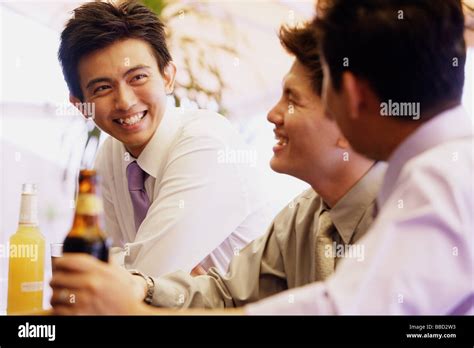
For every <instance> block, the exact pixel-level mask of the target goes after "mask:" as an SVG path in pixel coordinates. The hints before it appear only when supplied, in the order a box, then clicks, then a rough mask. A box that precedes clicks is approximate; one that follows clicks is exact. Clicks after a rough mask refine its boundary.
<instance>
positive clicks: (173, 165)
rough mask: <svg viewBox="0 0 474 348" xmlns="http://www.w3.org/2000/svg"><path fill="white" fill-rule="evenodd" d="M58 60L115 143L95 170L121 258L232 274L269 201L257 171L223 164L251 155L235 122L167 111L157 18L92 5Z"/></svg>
mask: <svg viewBox="0 0 474 348" xmlns="http://www.w3.org/2000/svg"><path fill="white" fill-rule="evenodd" d="M59 59H60V62H61V65H62V68H63V73H64V77H65V79H66V82H67V84H68V87H69V90H70V95H71V97H70V100H71V102H72V103H73V104H78V103H93V104H94V105H95V108H94V110H95V115H86V116H93V119H94V121H95V124H96V125H97V126H98V127H99V128H100V129H102V131H104V132H106V133H107V134H109V135H110V137H109V138H108V139H107V140H106V141H105V143H104V144H103V145H102V147H101V149H100V150H99V153H98V156H97V159H96V164H95V166H96V168H97V171H98V173H99V175H100V176H101V179H102V180H101V189H102V195H103V199H104V206H105V225H106V229H105V231H106V233H107V235H108V236H109V237H111V238H112V239H113V243H114V244H113V246H114V248H113V251H114V258H116V259H118V260H119V262H120V263H123V264H124V265H125V267H126V268H129V269H135V270H137V271H139V272H146V273H147V274H150V275H154V276H158V275H162V274H166V273H169V272H172V271H175V270H178V269H181V270H184V271H186V272H188V273H189V272H191V270H192V269H193V268H194V267H195V266H196V265H198V264H199V267H196V268H197V269H200V268H203V269H205V270H207V269H209V268H210V267H212V266H214V267H217V268H218V269H219V270H220V271H222V272H225V271H226V270H227V268H228V264H229V262H230V259H231V258H232V256H233V255H234V253H235V252H236V251H237V250H240V249H242V248H243V247H244V246H245V245H247V244H248V243H249V242H250V241H252V240H253V239H255V238H256V237H258V236H260V235H261V233H262V230H263V228H264V227H266V225H267V224H268V221H269V219H268V217H267V214H266V211H265V210H266V208H265V203H266V202H265V198H264V194H263V192H261V191H260V188H259V181H258V175H257V173H256V170H255V168H253V167H252V166H251V164H250V163H239V162H237V161H235V162H232V161H229V163H227V162H226V163H223V162H222V161H219V158H220V154H221V153H223V152H225V151H226V150H227V149H231V150H234V151H239V150H246V151H249V149H247V148H246V146H245V144H244V143H243V141H242V140H241V138H240V136H239V135H238V134H237V132H236V131H235V130H234V129H233V127H232V126H231V124H230V122H228V121H227V120H226V119H225V118H224V117H222V116H221V115H218V114H216V113H213V112H210V111H207V110H185V109H180V108H174V107H171V106H167V95H168V94H171V93H172V92H173V87H174V79H175V74H176V66H175V64H174V63H173V61H172V58H171V55H170V53H169V51H168V48H167V45H166V40H165V28H164V25H163V23H162V22H161V21H160V20H159V19H158V17H157V16H156V14H155V13H153V12H152V11H151V10H150V9H148V8H147V7H146V6H144V5H141V4H139V3H137V2H133V1H125V2H122V3H120V4H114V3H109V2H90V3H86V4H84V5H82V6H80V7H79V8H77V9H75V10H74V16H73V17H72V18H71V19H70V20H69V22H68V23H67V25H66V27H65V29H64V31H63V32H62V34H61V45H60V49H59ZM79 105H80V104H79ZM117 251H118V252H117Z"/></svg>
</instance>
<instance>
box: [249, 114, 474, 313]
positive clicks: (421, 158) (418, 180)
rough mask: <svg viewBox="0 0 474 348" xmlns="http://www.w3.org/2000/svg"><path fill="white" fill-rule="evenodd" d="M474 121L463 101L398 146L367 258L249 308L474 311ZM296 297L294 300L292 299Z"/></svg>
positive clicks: (277, 310) (366, 241) (380, 199)
mask: <svg viewBox="0 0 474 348" xmlns="http://www.w3.org/2000/svg"><path fill="white" fill-rule="evenodd" d="M473 140H474V138H473V126H472V120H471V119H470V117H469V116H468V115H467V114H466V113H465V111H464V110H463V108H462V107H456V108H453V109H451V110H448V111H446V112H443V113H442V114H439V115H437V116H436V117H434V118H433V119H432V120H430V121H427V122H426V123H425V124H424V125H422V126H421V127H419V128H418V129H417V130H416V131H415V132H414V133H413V134H411V135H410V136H409V137H408V138H407V139H406V140H405V141H404V142H403V143H402V144H400V145H399V147H398V148H397V149H396V150H395V151H394V153H393V154H392V155H391V157H390V159H389V161H388V169H387V173H386V176H385V178H384V183H383V185H382V188H381V191H380V193H379V195H378V198H377V202H378V206H379V207H381V209H380V213H379V215H378V216H377V218H376V220H375V221H374V224H373V226H372V228H371V229H370V230H369V232H367V235H366V236H365V237H364V238H362V239H361V240H360V243H363V244H364V245H365V258H364V261H363V262H358V261H357V260H355V259H344V260H343V261H342V262H341V263H340V265H339V267H338V269H337V270H336V272H335V274H334V275H333V276H332V277H331V278H329V279H328V280H327V281H326V282H324V283H323V282H319V283H313V284H310V285H307V286H305V287H302V288H299V289H294V290H289V291H286V292H284V293H282V294H279V295H277V296H274V297H272V298H269V299H266V300H264V301H262V302H258V303H255V304H253V305H249V306H247V307H246V312H247V313H248V314H472V313H473V312H474V310H473V303H474V288H473V279H474V274H473V248H474V246H473V232H474V223H473V215H474V214H473V211H474V204H473V196H474V190H473V183H474V181H473V178H474V177H473V174H474V172H473ZM290 299H291V301H290Z"/></svg>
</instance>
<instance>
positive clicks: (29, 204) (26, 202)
mask: <svg viewBox="0 0 474 348" xmlns="http://www.w3.org/2000/svg"><path fill="white" fill-rule="evenodd" d="M19 224H20V225H26V226H38V196H37V195H36V194H31V193H22V194H21V204H20V221H19Z"/></svg>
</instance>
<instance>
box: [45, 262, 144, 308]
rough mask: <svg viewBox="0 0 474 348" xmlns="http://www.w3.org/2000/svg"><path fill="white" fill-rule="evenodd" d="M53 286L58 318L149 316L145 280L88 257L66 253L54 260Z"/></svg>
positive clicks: (52, 299) (54, 304)
mask: <svg viewBox="0 0 474 348" xmlns="http://www.w3.org/2000/svg"><path fill="white" fill-rule="evenodd" d="M50 285H51V287H52V288H53V296H52V298H51V305H52V306H53V309H54V313H55V314H65V315H73V314H118V315H126V314H149V310H150V309H149V308H147V307H149V306H147V305H146V304H145V303H144V302H143V299H144V297H145V290H146V284H145V283H144V280H143V278H141V277H137V276H132V275H131V274H129V273H128V272H127V271H126V270H125V269H123V268H121V267H119V266H117V265H114V264H108V263H104V262H102V261H99V260H97V259H96V258H94V257H92V256H90V255H87V254H80V253H65V254H64V256H63V257H61V258H58V259H57V260H55V271H54V277H53V279H52V280H51V283H50Z"/></svg>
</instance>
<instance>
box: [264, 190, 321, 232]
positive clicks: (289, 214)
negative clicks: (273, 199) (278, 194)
mask: <svg viewBox="0 0 474 348" xmlns="http://www.w3.org/2000/svg"><path fill="white" fill-rule="evenodd" d="M321 203H322V200H321V198H320V196H319V195H318V194H317V193H316V192H315V191H314V190H313V189H312V188H308V189H306V190H305V191H303V192H302V193H301V194H299V195H298V196H296V197H295V198H294V199H292V200H291V201H290V202H289V203H288V204H287V205H286V206H285V207H284V208H283V209H282V210H281V211H280V212H279V213H278V214H277V216H276V217H275V219H274V221H273V222H274V225H275V226H277V227H278V226H280V225H287V224H288V223H291V221H293V220H294V219H296V218H298V219H301V218H304V217H306V216H308V215H314V213H315V212H316V210H317V209H318V208H319V207H320V205H321Z"/></svg>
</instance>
